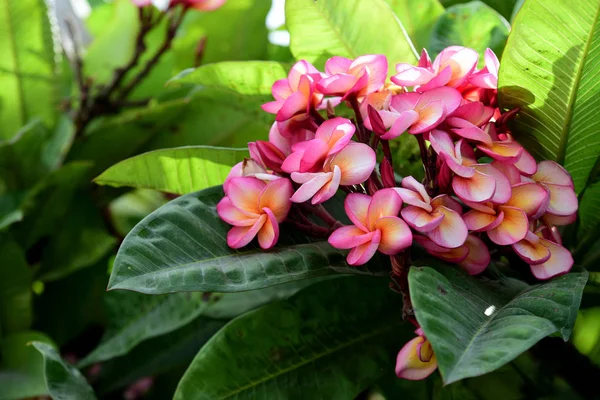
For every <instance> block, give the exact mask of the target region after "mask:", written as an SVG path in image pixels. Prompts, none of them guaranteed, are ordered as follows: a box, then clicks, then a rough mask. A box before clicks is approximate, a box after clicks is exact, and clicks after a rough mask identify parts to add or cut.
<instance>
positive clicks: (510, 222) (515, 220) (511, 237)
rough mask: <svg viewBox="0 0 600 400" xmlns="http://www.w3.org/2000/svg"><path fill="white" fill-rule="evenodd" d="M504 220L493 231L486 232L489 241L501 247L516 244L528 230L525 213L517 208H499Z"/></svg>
mask: <svg viewBox="0 0 600 400" xmlns="http://www.w3.org/2000/svg"><path fill="white" fill-rule="evenodd" d="M500 209H501V210H502V212H503V213H504V219H503V220H502V222H501V223H500V225H498V226H497V227H495V228H494V229H491V230H489V231H487V234H488V237H489V238H490V240H491V241H492V242H494V243H496V244H499V245H501V246H508V245H509V244H513V243H517V242H518V241H519V240H521V239H523V238H524V237H525V235H527V232H528V230H529V221H528V220H527V215H526V214H525V212H524V211H523V210H521V209H519V208H515V207H508V206H500Z"/></svg>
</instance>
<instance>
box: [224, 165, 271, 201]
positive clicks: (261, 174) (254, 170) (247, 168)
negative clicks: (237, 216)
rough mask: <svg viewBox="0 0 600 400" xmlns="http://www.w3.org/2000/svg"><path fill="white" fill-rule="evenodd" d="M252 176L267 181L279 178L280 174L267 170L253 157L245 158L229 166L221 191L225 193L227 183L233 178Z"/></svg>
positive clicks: (227, 186) (227, 187)
mask: <svg viewBox="0 0 600 400" xmlns="http://www.w3.org/2000/svg"><path fill="white" fill-rule="evenodd" d="M241 177H252V178H256V179H260V180H261V181H265V182H269V181H274V180H276V179H279V178H280V176H277V175H274V174H273V171H269V170H267V169H266V168H265V167H264V165H263V164H262V162H259V161H256V160H255V159H253V158H246V159H244V161H242V162H239V163H237V164H236V165H234V166H233V168H231V171H229V174H228V175H227V178H225V182H223V191H224V192H225V194H227V191H228V189H229V183H230V182H231V180H232V179H234V178H241Z"/></svg>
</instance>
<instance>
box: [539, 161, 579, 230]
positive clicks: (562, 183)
mask: <svg viewBox="0 0 600 400" xmlns="http://www.w3.org/2000/svg"><path fill="white" fill-rule="evenodd" d="M531 180H533V181H534V182H537V183H538V184H539V185H541V186H543V187H544V188H545V189H546V190H547V191H548V193H549V194H550V201H549V203H548V209H547V212H548V214H550V215H552V216H556V217H566V219H567V220H570V219H573V218H574V216H575V214H576V213H577V209H578V207H579V205H578V201H577V194H575V190H574V185H573V179H571V175H569V173H568V172H567V170H566V169H564V168H563V167H562V166H560V165H559V164H558V163H556V162H554V161H550V160H546V161H542V162H540V163H539V164H538V167H537V172H536V173H535V174H534V175H532V176H531ZM556 220H557V221H559V223H558V224H555V225H564V223H560V222H566V221H561V219H556Z"/></svg>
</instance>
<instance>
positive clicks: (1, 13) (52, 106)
mask: <svg viewBox="0 0 600 400" xmlns="http://www.w3.org/2000/svg"><path fill="white" fill-rule="evenodd" d="M0 43H2V46H1V47H0V87H1V88H2V90H1V91H0V127H2V128H1V129H0V139H10V138H11V137H13V136H14V135H15V134H16V133H17V130H18V129H19V128H20V127H21V126H23V125H25V124H26V123H28V122H29V121H31V119H32V118H35V117H39V118H41V119H42V120H44V121H45V122H48V123H52V121H54V119H55V113H56V110H57V108H58V107H57V106H58V97H57V96H56V95H57V93H56V89H57V88H56V84H57V77H56V68H55V58H54V56H55V54H54V49H55V47H54V44H53V42H52V34H51V32H50V22H49V20H48V9H47V8H46V3H45V2H43V1H38V0H0Z"/></svg>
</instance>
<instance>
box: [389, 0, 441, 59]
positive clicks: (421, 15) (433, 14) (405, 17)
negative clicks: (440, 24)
mask: <svg viewBox="0 0 600 400" xmlns="http://www.w3.org/2000/svg"><path fill="white" fill-rule="evenodd" d="M386 1H387V3H388V4H389V5H390V7H391V8H392V10H393V11H394V13H395V14H396V16H397V17H398V19H399V20H400V22H402V25H403V26H404V29H406V32H407V33H408V36H409V37H410V39H411V40H412V42H413V44H414V46H415V50H417V52H419V53H420V52H421V50H422V49H429V39H430V38H431V33H432V32H433V27H434V25H435V22H436V21H437V19H438V18H439V17H440V16H441V15H442V14H444V6H442V4H441V3H440V2H439V1H438V0H386Z"/></svg>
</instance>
